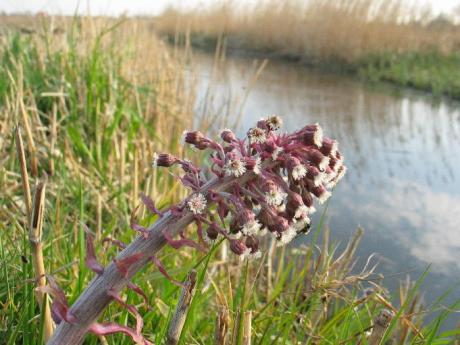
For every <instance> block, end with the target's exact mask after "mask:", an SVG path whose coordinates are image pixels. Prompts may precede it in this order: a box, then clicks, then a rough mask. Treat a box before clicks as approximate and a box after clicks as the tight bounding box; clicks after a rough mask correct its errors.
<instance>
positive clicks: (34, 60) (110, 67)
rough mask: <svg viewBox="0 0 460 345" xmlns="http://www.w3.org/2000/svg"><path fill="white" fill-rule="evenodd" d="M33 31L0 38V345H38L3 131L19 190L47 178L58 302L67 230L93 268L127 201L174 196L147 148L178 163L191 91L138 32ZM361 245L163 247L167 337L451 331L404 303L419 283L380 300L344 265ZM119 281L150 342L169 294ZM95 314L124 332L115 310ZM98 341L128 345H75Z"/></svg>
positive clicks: (409, 336) (75, 267)
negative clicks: (384, 317) (248, 255)
mask: <svg viewBox="0 0 460 345" xmlns="http://www.w3.org/2000/svg"><path fill="white" fill-rule="evenodd" d="M34 24H36V27H35V28H34V31H33V32H32V33H18V31H17V30H7V31H5V32H3V35H2V37H1V42H0V60H1V61H2V63H1V65H0V108H1V111H0V188H1V192H0V195H1V198H0V263H1V269H0V302H1V308H0V327H1V328H0V343H1V344H41V343H42V338H43V332H42V328H43V318H42V317H41V315H40V309H39V307H38V303H37V300H36V298H35V293H34V279H33V277H34V272H33V265H32V254H31V248H30V243H29V239H28V227H29V225H28V219H27V205H26V202H25V201H24V197H23V188H22V184H21V174H20V171H21V170H20V164H19V161H18V157H17V154H16V150H15V144H16V143H17V142H16V139H15V137H14V135H13V130H14V127H15V126H16V125H19V126H20V127H21V128H22V135H23V138H24V144H25V151H26V161H27V166H28V171H29V178H30V184H31V186H32V190H33V189H34V188H33V186H34V185H35V183H36V182H38V181H43V180H44V179H46V180H47V192H46V198H45V205H44V227H43V244H44V247H43V250H44V258H45V260H44V261H45V270H46V272H47V274H49V275H51V276H53V277H54V279H55V280H56V281H57V283H58V284H59V285H60V286H61V287H62V288H63V290H64V291H65V294H66V296H67V298H68V300H69V303H73V302H74V301H75V299H76V298H77V297H78V296H79V294H80V293H81V291H82V290H83V289H84V287H85V286H86V285H87V284H88V282H89V281H90V280H91V279H92V277H93V276H94V274H93V272H92V271H91V270H89V269H88V268H87V267H86V265H85V254H86V253H85V252H86V247H85V242H84V237H85V234H84V231H85V230H84V226H83V223H84V224H86V225H88V227H89V228H90V229H91V230H92V231H93V232H94V233H95V235H96V252H97V253H98V259H99V260H100V261H101V262H102V263H103V264H107V263H109V262H110V261H111V259H112V258H113V255H114V253H115V252H117V251H118V249H117V248H116V247H115V246H112V245H111V244H110V242H103V241H102V239H104V238H113V239H118V240H121V241H123V242H126V243H127V242H129V241H130V240H132V239H133V238H134V237H135V236H136V234H135V233H134V231H132V230H131V229H130V227H129V221H130V219H129V218H130V214H131V212H132V211H133V210H134V209H135V207H136V206H137V205H138V204H139V199H138V195H139V193H140V192H141V191H143V192H144V193H146V194H148V195H150V196H151V197H152V198H153V199H154V200H156V201H157V204H158V205H159V206H160V207H162V206H164V205H165V204H167V203H169V202H171V201H172V200H177V199H178V198H180V197H181V196H183V195H184V191H183V190H180V189H179V187H178V185H177V184H175V183H174V181H173V179H172V178H171V176H169V174H162V173H161V171H160V170H153V169H152V168H151V159H152V156H153V153H154V152H155V151H168V152H173V153H176V154H178V155H181V154H183V152H181V150H182V148H181V147H180V146H179V144H178V143H179V137H180V135H181V133H182V130H183V129H184V128H188V127H192V125H193V122H194V120H196V119H195V115H194V111H193V105H194V104H195V102H196V99H195V98H194V94H195V91H194V87H195V86H194V85H193V84H192V85H190V83H187V78H186V76H185V73H186V71H185V66H184V64H183V62H182V61H181V59H180V57H179V56H176V57H175V56H173V55H171V54H170V52H169V51H168V49H167V48H166V47H165V46H164V45H163V44H162V43H161V42H160V41H158V40H157V39H156V38H155V37H153V36H152V35H151V32H150V30H149V28H148V26H145V25H144V24H143V23H142V22H137V21H126V22H123V23H119V22H114V21H108V20H105V19H88V18H75V19H73V20H70V21H69V20H66V21H63V22H59V20H58V19H56V21H55V22H53V21H45V22H40V23H38V24H37V23H34ZM56 28H60V29H59V30H56ZM261 115H263V114H261ZM196 126H197V124H195V127H196ZM137 214H138V218H139V219H143V220H142V222H143V224H147V223H148V222H151V221H153V220H154V219H153V217H151V216H147V212H146V210H145V209H144V207H141V208H140V209H138V211H137ZM361 236H362V233H361V232H358V233H357V235H356V236H355V237H354V238H353V239H351V241H350V243H349V245H348V246H346V247H345V246H344V247H340V248H339V247H338V245H337V244H335V243H334V241H333V240H331V239H329V237H328V232H327V230H326V229H325V228H323V227H322V225H321V224H318V225H317V226H316V227H315V228H314V230H313V231H312V233H311V234H310V235H308V237H306V241H307V243H308V245H307V246H303V247H299V248H292V247H291V248H272V249H271V250H267V251H266V254H265V256H264V257H263V258H262V259H260V260H256V261H252V262H241V261H239V260H235V258H234V257H233V256H231V255H229V254H226V251H225V247H219V246H218V245H216V246H215V247H213V250H212V251H210V253H209V254H202V253H197V252H196V251H193V250H188V249H181V250H180V251H176V250H172V249H170V248H169V249H167V250H165V251H163V252H162V254H161V256H160V259H161V260H162V262H163V263H164V265H165V267H166V269H167V270H168V272H169V273H170V274H171V275H172V276H174V277H175V278H176V279H179V280H183V279H184V278H185V276H186V275H187V273H188V272H189V271H190V269H191V268H196V269H197V271H198V280H197V292H196V294H195V296H194V299H193V302H192V305H191V310H190V312H189V314H188V316H187V320H186V323H185V328H184V332H183V335H182V340H181V343H182V344H212V343H215V340H214V339H215V335H214V334H215V329H216V328H219V327H220V329H225V330H227V331H226V332H225V333H226V334H227V339H228V341H227V343H228V344H242V343H243V335H244V334H247V332H248V329H247V326H246V328H245V326H244V325H245V324H246V325H247V323H243V322H242V320H243V319H244V318H245V315H246V319H247V317H248V315H250V314H251V315H252V318H251V321H252V327H251V328H250V334H251V337H252V340H253V343H254V344H273V343H281V344H299V343H301V344H350V345H351V344H358V343H359V344H367V343H368V341H367V339H368V338H367V334H368V333H369V332H372V331H373V330H372V329H373V321H372V320H374V319H375V317H376V316H377V315H378V314H379V313H380V312H381V310H382V309H384V308H386V309H389V310H391V311H393V312H394V313H395V316H394V318H393V320H392V322H391V324H390V328H389V329H388V330H387V331H386V333H385V338H386V339H387V340H388V341H389V342H391V343H393V344H447V343H454V341H455V340H454V338H455V337H456V336H457V335H458V333H459V332H458V331H455V330H454V331H451V332H443V331H440V328H441V327H442V324H443V321H444V320H445V318H446V317H448V315H449V314H450V313H451V310H455V309H458V306H457V305H453V306H448V307H446V306H444V305H443V300H442V297H441V298H440V299H439V300H438V301H437V302H436V303H434V304H433V305H424V304H423V303H422V301H421V298H420V295H419V293H418V292H419V288H420V284H421V282H422V280H423V277H421V279H420V280H419V281H418V282H416V283H412V284H402V285H401V291H400V293H399V294H395V295H397V296H393V297H392V296H390V295H389V294H388V293H387V292H386V291H385V289H384V288H383V287H381V286H380V284H381V280H382V278H381V276H379V275H378V274H375V272H373V269H372V266H373V264H372V262H371V263H370V264H369V265H368V266H367V267H363V266H359V267H356V269H352V268H353V267H354V262H355V258H354V253H355V250H356V247H357V246H358V245H359V240H360V238H361ZM303 240H305V238H304V239H303ZM135 283H136V284H138V285H139V286H140V287H142V289H143V290H144V291H145V292H146V293H147V299H148V303H149V305H150V307H147V306H145V305H144V304H143V299H142V298H141V297H140V296H138V295H137V294H135V293H133V291H125V292H124V293H123V295H122V297H123V298H124V299H125V300H127V301H128V302H129V303H132V304H135V305H137V306H138V307H139V309H140V310H141V312H142V314H143V316H144V331H143V333H144V334H145V336H146V337H147V338H148V339H150V340H152V341H154V342H155V343H161V342H162V341H163V339H164V336H165V333H166V330H167V327H168V325H169V323H170V320H171V317H172V313H173V311H174V308H175V306H176V304H177V301H178V298H179V294H180V289H179V288H178V287H177V286H175V285H173V284H172V283H171V282H170V281H168V280H166V279H165V278H164V277H163V276H162V275H161V274H160V273H159V272H158V270H156V269H154V268H148V269H146V270H144V271H143V272H142V274H141V275H139V276H138V277H136V279H135ZM369 288H371V290H369ZM249 312H251V313H249ZM433 312H436V313H437V314H436V316H435V317H434V318H433V319H432V321H431V322H430V323H423V319H424V317H425V316H426V315H427V314H431V313H433ZM102 319H103V320H105V321H114V322H118V323H120V324H123V325H129V326H133V325H134V324H135V320H134V319H133V317H132V316H131V315H129V314H128V312H127V311H126V310H125V309H122V308H119V307H117V306H116V305H112V306H111V307H110V308H109V310H108V311H107V312H106V313H105V314H104V315H103V317H102ZM217 320H219V321H217ZM217 325H219V327H217ZM98 343H102V344H105V343H108V344H130V343H131V340H129V339H128V338H127V337H125V336H123V335H113V336H108V337H107V338H106V339H102V338H99V339H98V338H97V337H95V336H90V337H88V339H87V340H86V342H85V344H98Z"/></svg>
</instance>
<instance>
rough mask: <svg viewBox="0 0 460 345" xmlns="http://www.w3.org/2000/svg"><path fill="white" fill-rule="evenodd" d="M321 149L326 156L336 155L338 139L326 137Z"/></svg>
mask: <svg viewBox="0 0 460 345" xmlns="http://www.w3.org/2000/svg"><path fill="white" fill-rule="evenodd" d="M320 151H321V152H322V153H323V155H325V156H329V155H331V156H334V155H335V154H336V152H337V141H335V140H332V139H329V138H324V139H323V142H322V145H321V148H320Z"/></svg>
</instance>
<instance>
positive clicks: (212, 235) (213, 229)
mask: <svg viewBox="0 0 460 345" xmlns="http://www.w3.org/2000/svg"><path fill="white" fill-rule="evenodd" d="M206 234H207V235H208V237H209V239H211V240H215V239H216V238H217V237H218V236H219V231H218V225H217V224H216V223H214V222H212V223H211V225H209V227H208V228H207V229H206Z"/></svg>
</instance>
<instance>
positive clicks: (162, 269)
mask: <svg viewBox="0 0 460 345" xmlns="http://www.w3.org/2000/svg"><path fill="white" fill-rule="evenodd" d="M149 259H150V261H152V262H153V264H154V265H155V266H156V267H157V268H158V270H159V271H160V272H161V274H163V275H164V276H165V277H166V278H167V279H168V280H169V281H170V282H171V283H173V284H174V285H177V286H179V287H183V286H184V285H183V284H182V283H181V282H179V281H177V280H175V279H173V278H172V277H171V276H170V275H169V274H168V272H167V271H166V269H165V268H164V266H163V264H162V263H161V261H160V260H159V259H158V258H157V257H156V256H155V255H152V256H151V257H150V258H149Z"/></svg>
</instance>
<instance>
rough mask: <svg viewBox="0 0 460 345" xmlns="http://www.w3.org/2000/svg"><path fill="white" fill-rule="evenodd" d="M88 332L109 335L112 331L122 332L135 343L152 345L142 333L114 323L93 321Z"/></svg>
mask: <svg viewBox="0 0 460 345" xmlns="http://www.w3.org/2000/svg"><path fill="white" fill-rule="evenodd" d="M88 331H89V332H91V333H93V334H96V335H98V336H105V335H110V334H114V333H124V334H126V335H127V336H129V337H131V339H132V340H133V341H134V342H135V343H136V344H142V345H153V343H151V342H150V341H148V340H147V339H145V338H144V337H143V336H142V335H140V334H136V332H135V331H134V330H133V329H131V328H129V327H126V326H122V325H119V324H116V323H112V322H110V323H97V322H96V323H93V324H92V325H91V326H90V327H89V329H88Z"/></svg>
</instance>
